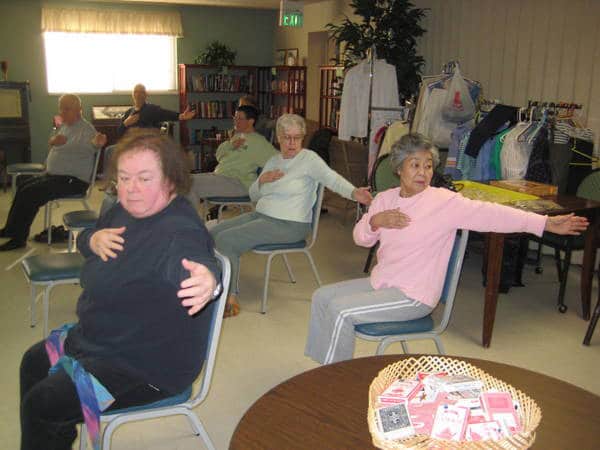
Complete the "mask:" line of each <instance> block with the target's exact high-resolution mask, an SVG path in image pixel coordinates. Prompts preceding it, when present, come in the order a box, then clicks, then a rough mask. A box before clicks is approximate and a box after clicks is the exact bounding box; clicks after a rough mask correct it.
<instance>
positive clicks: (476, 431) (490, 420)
mask: <svg viewBox="0 0 600 450" xmlns="http://www.w3.org/2000/svg"><path fill="white" fill-rule="evenodd" d="M519 409H520V405H519V404H518V403H517V402H516V401H515V400H514V399H513V398H512V396H511V394H510V393H509V392H483V383H482V382H481V381H480V380H477V379H475V378H472V377H470V376H467V375H448V374H447V373H445V372H439V373H419V374H417V378H416V379H414V380H396V381H395V382H394V383H392V385H391V386H390V387H388V388H387V389H386V390H385V391H384V392H383V393H382V394H381V395H380V396H379V398H378V404H377V408H376V410H375V416H376V421H377V428H378V432H379V433H380V435H381V437H383V439H391V440H395V439H405V438H408V437H410V436H413V435H427V436H430V437H432V438H436V439H446V440H452V441H483V440H490V439H491V440H500V439H503V438H505V437H508V436H511V435H513V434H515V433H519V432H521V431H522V425H521V418H520V414H519V412H518V411H519Z"/></svg>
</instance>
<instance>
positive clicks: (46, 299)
mask: <svg viewBox="0 0 600 450" xmlns="http://www.w3.org/2000/svg"><path fill="white" fill-rule="evenodd" d="M51 290H52V285H49V286H46V289H44V339H45V338H46V337H47V336H48V314H49V312H50V291H51Z"/></svg>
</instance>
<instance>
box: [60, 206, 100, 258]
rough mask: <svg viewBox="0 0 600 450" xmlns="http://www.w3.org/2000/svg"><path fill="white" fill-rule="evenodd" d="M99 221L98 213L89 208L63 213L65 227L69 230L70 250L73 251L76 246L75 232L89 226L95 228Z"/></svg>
mask: <svg viewBox="0 0 600 450" xmlns="http://www.w3.org/2000/svg"><path fill="white" fill-rule="evenodd" d="M97 221H98V214H97V213H96V212H95V211H92V210H89V209H82V210H79V211H70V212H68V213H65V214H64V215H63V223H64V224H65V228H66V229H67V230H69V241H68V247H67V248H68V251H69V252H72V251H73V248H74V247H75V245H74V244H75V239H74V234H75V233H77V232H80V231H83V230H87V229H88V228H94V227H95V226H96V222H97Z"/></svg>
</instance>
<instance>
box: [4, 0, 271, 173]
mask: <svg viewBox="0 0 600 450" xmlns="http://www.w3.org/2000/svg"><path fill="white" fill-rule="evenodd" d="M42 3H45V4H52V5H60V6H67V7H68V6H74V7H82V8H90V7H97V8H119V9H134V10H140V9H143V10H145V11H148V10H173V9H176V10H178V11H180V13H181V17H182V21H183V29H184V37H183V38H181V39H178V41H177V56H178V63H192V62H193V60H194V58H195V57H196V56H197V55H198V54H199V53H200V52H201V51H202V49H203V48H204V47H205V46H206V44H207V43H208V42H209V41H211V40H214V39H217V40H219V41H221V42H223V43H225V44H227V45H229V46H230V47H231V48H233V49H235V50H237V59H236V64H239V65H270V64H271V63H272V57H273V56H272V55H273V48H274V43H273V42H274V33H275V29H276V27H277V12H276V11H273V10H252V9H237V8H216V7H206V6H180V5H173V6H165V5H159V6H157V5H150V4H141V3H133V4H126V5H123V4H113V3H91V2H76V1H71V2H65V1H60V2H59V1H51V0H50V1H48V0H45V1H44V2H42V1H41V0H0V60H7V61H8V65H9V68H8V77H9V80H11V81H23V80H29V81H30V82H31V95H32V101H31V103H30V121H31V136H32V159H33V161H34V162H43V161H44V160H45V158H46V154H47V150H48V149H47V144H46V143H47V140H48V135H49V133H50V129H51V123H52V116H53V115H54V114H56V109H57V100H58V96H56V95H48V92H47V89H46V72H45V59H44V48H43V39H42V35H41V31H40V24H41V5H42ZM81 98H82V101H83V114H84V116H85V117H86V118H87V119H88V120H90V119H91V106H92V105H127V104H130V102H131V98H130V96H129V95H81ZM150 101H151V102H153V103H157V104H159V105H161V106H163V107H165V108H170V109H173V110H177V109H178V99H177V95H176V94H169V95H151V96H150Z"/></svg>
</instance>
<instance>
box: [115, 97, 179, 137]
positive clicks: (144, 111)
mask: <svg viewBox="0 0 600 450" xmlns="http://www.w3.org/2000/svg"><path fill="white" fill-rule="evenodd" d="M132 114H139V116H140V118H139V120H138V121H137V122H136V123H135V124H134V125H131V126H129V127H126V126H125V124H124V123H123V122H124V121H125V119H127V118H128V117H129V116H131V115H132ZM177 120H179V113H178V112H177V111H169V110H168V109H163V108H161V107H160V106H158V105H154V104H152V103H144V105H143V106H142V107H141V108H140V110H139V111H136V109H135V107H133V108H129V109H128V110H127V112H126V113H125V115H123V118H122V119H121V124H120V125H119V129H118V130H117V133H118V135H119V136H122V135H123V134H125V131H127V130H128V129H129V128H136V127H137V128H160V123H161V122H171V121H177Z"/></svg>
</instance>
